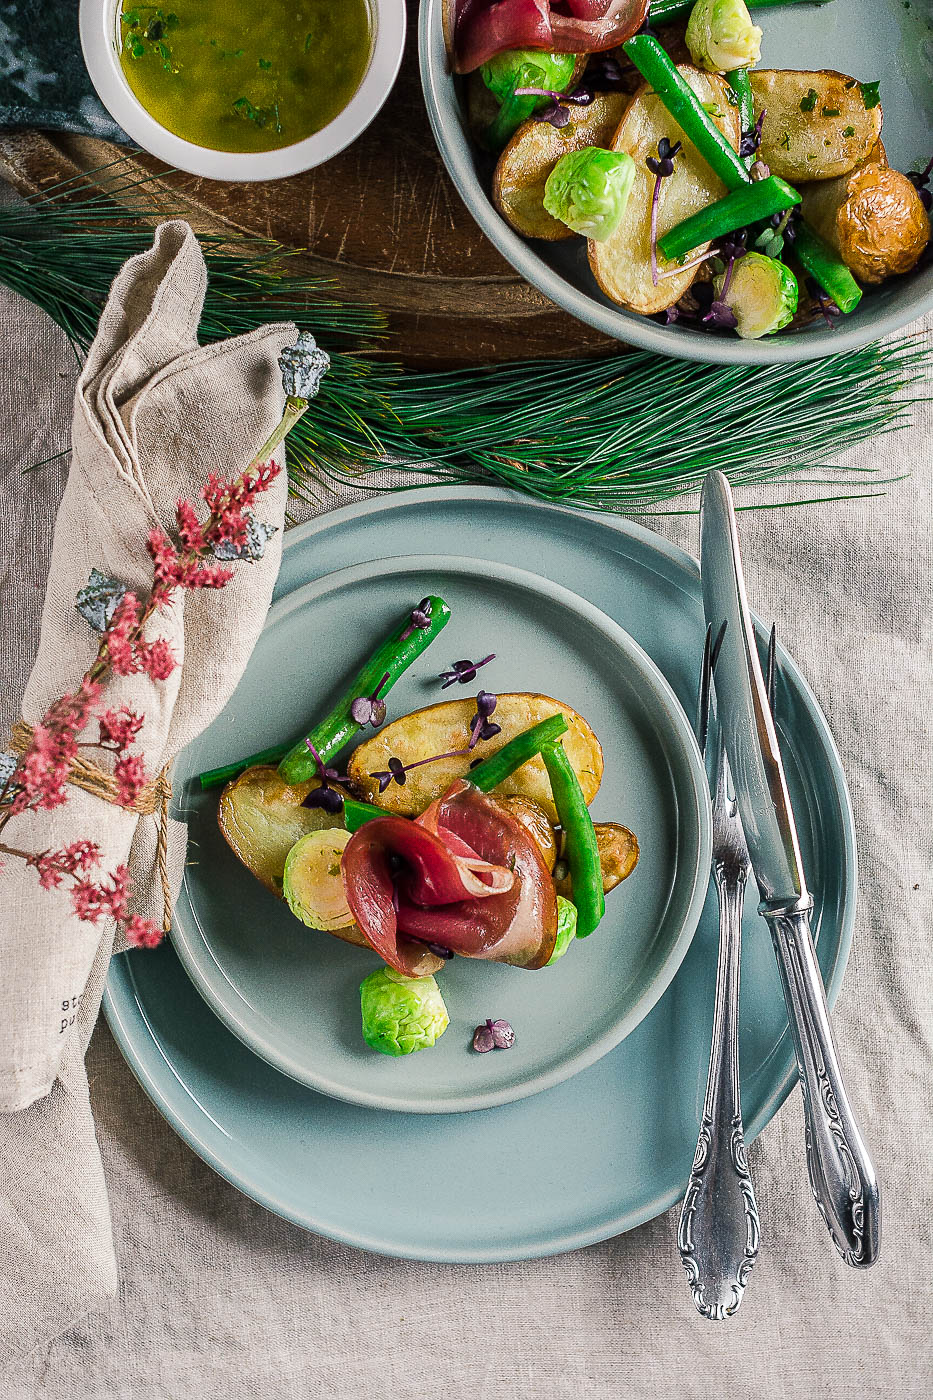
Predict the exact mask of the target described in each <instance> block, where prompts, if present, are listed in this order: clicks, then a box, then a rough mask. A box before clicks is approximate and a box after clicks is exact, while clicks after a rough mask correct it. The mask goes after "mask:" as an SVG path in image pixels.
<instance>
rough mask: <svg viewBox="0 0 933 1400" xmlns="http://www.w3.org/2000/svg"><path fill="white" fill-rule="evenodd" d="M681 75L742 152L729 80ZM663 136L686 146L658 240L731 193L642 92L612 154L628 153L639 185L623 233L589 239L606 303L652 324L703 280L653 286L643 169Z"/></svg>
mask: <svg viewBox="0 0 933 1400" xmlns="http://www.w3.org/2000/svg"><path fill="white" fill-rule="evenodd" d="M678 71H679V72H680V74H681V76H682V77H683V78H684V79H685V81H686V82H688V83H689V84H690V86H691V87H692V88H693V91H694V92H695V93H696V94H697V96H698V97H699V99H700V101H701V102H703V103H704V104H708V105H709V108H710V109H711V111H712V114H713V120H714V121H715V122H716V125H717V126H718V127H719V129H720V130H721V131H722V132H723V133H724V134H725V135H726V137H727V138H728V139H729V141H730V142H731V143H732V145H733V147H734V148H735V149H736V150H738V148H739V139H740V135H741V133H740V130H739V116H738V110H737V109H736V108H735V107H733V106H732V104H731V103H730V102H729V99H728V97H727V95H726V94H727V89H726V84H725V83H724V82H723V80H722V79H721V78H718V77H716V76H715V74H713V73H704V72H702V71H701V70H700V69H699V68H694V67H693V66H692V65H691V64H689V63H682V64H679V65H678ZM663 136H666V137H667V139H668V140H669V141H670V142H671V143H672V144H673V143H674V142H675V141H684V147H685V148H684V150H683V152H682V153H681V154H680V155H679V156H678V157H677V158H676V160H675V162H674V173H673V175H669V176H668V177H667V178H666V179H665V180H662V181H661V191H660V199H659V203H658V235H659V236H660V235H661V234H664V233H666V232H667V231H668V229H670V228H673V227H674V225H675V224H679V223H680V221H681V220H682V219H686V218H687V217H688V215H690V214H695V213H696V212H697V210H698V209H703V208H704V207H705V206H706V205H707V204H711V203H713V201H714V200H717V199H721V198H722V196H723V195H724V194H725V193H726V189H725V186H724V185H723V183H722V181H721V180H720V179H719V178H718V177H717V176H716V175H714V174H713V172H712V170H710V168H709V166H708V165H707V163H706V161H705V160H703V158H702V157H701V156H699V155H697V152H696V150H695V149H694V147H693V146H692V145H691V144H690V143H689V142H688V141H686V138H685V137H684V134H683V132H682V131H681V129H680V127H679V126H678V125H677V123H676V122H675V121H674V119H673V117H671V116H670V115H669V113H668V111H667V109H666V107H665V106H664V104H663V103H662V101H661V99H660V98H659V97H657V96H656V95H655V94H654V93H653V92H651V90H650V89H649V88H648V86H647V85H644V86H643V87H642V88H640V90H639V91H638V93H637V94H636V95H635V97H634V98H633V99H632V101H631V104H630V105H629V107H628V109H627V111H626V113H625V116H624V118H623V120H622V124H621V126H620V127H619V129H618V131H617V132H616V136H615V140H614V141H613V143H612V147H611V149H612V150H614V151H627V152H628V154H629V155H630V156H632V157H633V158H634V161H635V170H636V173H635V183H634V185H633V186H632V192H631V194H630V195H629V201H628V205H627V206H626V210H625V213H624V214H623V216H622V222H621V223H620V224H619V227H618V228H617V229H616V231H615V233H614V234H613V235H612V236H611V238H607V239H604V240H603V241H602V242H599V243H597V242H596V241H594V240H593V239H591V240H590V242H589V257H590V267H591V268H592V269H593V276H594V277H595V278H596V281H597V282H598V283H599V285H600V287H601V289H602V290H603V291H604V292H605V294H606V296H607V297H610V298H611V299H612V300H613V301H615V302H618V304H619V305H620V306H624V307H626V308H627V309H628V310H629V311H637V312H638V313H639V314H640V315H642V316H653V315H654V314H655V312H657V311H664V310H665V309H666V308H667V307H668V306H673V304H674V302H676V301H679V300H680V298H681V297H682V296H683V294H684V292H685V291H686V290H687V288H688V287H689V286H690V284H691V283H692V282H693V279H694V278H695V277H696V275H697V269H696V267H692V268H688V269H686V270H685V271H682V272H678V273H676V274H675V275H674V276H672V277H664V278H663V279H662V280H661V281H660V282H659V283H658V285H657V286H655V285H654V283H653V282H652V277H651V199H652V195H653V193H654V180H655V177H654V176H653V175H652V174H651V172H650V170H649V169H648V167H647V166H646V165H645V160H646V159H647V157H648V156H657V148H658V142H659V141H660V140H661V138H662V137H663ZM708 247H709V244H708V243H704V244H702V245H701V247H699V248H696V249H694V251H693V253H691V255H690V257H691V259H693V258H694V257H695V256H699V255H700V254H701V253H704V252H706V250H707V248H708ZM658 266H659V268H660V269H661V271H662V272H667V271H669V270H670V269H671V268H673V267H675V266H676V264H674V263H668V262H666V260H665V259H664V258H662V257H660V256H659V258H658Z"/></svg>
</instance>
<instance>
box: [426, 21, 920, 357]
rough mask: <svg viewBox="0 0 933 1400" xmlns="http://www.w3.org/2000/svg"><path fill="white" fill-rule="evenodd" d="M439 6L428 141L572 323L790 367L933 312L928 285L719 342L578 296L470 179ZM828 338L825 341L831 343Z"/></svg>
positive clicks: (476, 211) (475, 212) (482, 220)
mask: <svg viewBox="0 0 933 1400" xmlns="http://www.w3.org/2000/svg"><path fill="white" fill-rule="evenodd" d="M442 3H443V0H422V4H421V9H420V15H419V22H418V63H419V67H420V70H421V87H422V91H423V93H424V100H425V105H426V107H427V110H428V119H429V121H430V123H431V130H432V132H433V134H434V140H435V142H436V144H437V148H438V150H439V151H440V154H441V159H442V160H443V162H444V165H445V166H446V168H447V172H448V174H449V175H450V177H451V179H452V180H453V182H454V184H455V185H456V187H457V191H458V193H459V194H460V197H461V199H462V200H463V202H464V204H465V205H466V207H467V209H468V210H469V212H470V214H471V215H472V217H473V218H474V219H475V220H476V222H477V224H478V225H479V227H480V228H481V230H482V231H483V233H484V234H485V235H486V237H487V238H488V239H489V240H490V242H491V243H492V244H493V245H494V247H496V248H497V249H498V250H499V252H500V253H501V254H502V256H503V257H504V258H505V259H506V261H507V262H509V263H510V264H511V265H512V267H513V268H515V270H516V272H518V273H520V274H521V276H522V277H524V278H525V280H526V281H527V282H530V283H531V285H532V286H533V287H536V288H537V290H538V291H539V292H543V293H544V295H545V296H546V297H548V298H549V300H550V301H552V302H554V303H555V305H557V306H559V307H560V308H561V309H562V310H564V311H569V312H570V314H571V315H572V316H575V317H576V318H577V320H578V321H583V322H584V324H586V325H588V326H592V327H593V329H594V330H597V331H601V332H602V334H603V335H606V336H609V337H610V338H611V339H612V340H621V341H625V342H626V343H627V344H629V345H635V346H638V347H639V348H640V349H642V350H652V351H654V352H655V353H657V354H661V355H666V356H668V357H669V358H672V359H683V360H696V361H701V362H704V363H707V364H747V365H766V364H769V365H770V364H795V363H798V362H800V361H803V360H816V359H822V358H825V357H827V356H830V355H837V354H841V353H843V352H844V351H847V350H858V349H861V348H862V347H863V346H865V345H870V344H872V343H873V342H874V341H876V340H880V339H881V338H882V337H883V336H885V335H889V334H890V333H891V332H893V331H899V330H902V329H903V327H904V326H906V325H909V324H910V323H911V322H912V321H914V320H917V319H919V318H920V317H922V316H925V315H927V314H928V313H929V312H931V311H933V285H931V286H930V288H929V289H928V290H927V291H925V292H924V293H923V294H922V295H918V297H917V299H916V301H915V303H914V304H913V305H912V306H910V307H909V308H908V309H907V310H906V313H905V309H904V308H903V307H899V308H895V309H892V310H890V311H886V312H880V313H877V314H873V315H872V316H871V317H864V316H863V317H861V318H858V319H856V320H854V321H853V322H851V323H850V324H848V325H840V324H839V323H838V322H837V323H836V324H835V325H834V327H833V330H832V332H831V333H827V332H826V331H825V330H824V329H821V328H820V327H814V328H813V330H812V331H811V332H810V333H808V334H805V335H794V336H787V337H784V338H781V337H780V336H772V337H771V338H770V339H767V340H754V341H749V340H745V341H743V340H726V339H719V338H718V337H716V336H710V335H703V334H702V333H700V332H697V331H687V330H682V331H680V332H679V333H675V334H671V332H670V330H669V329H668V328H667V327H666V326H661V325H658V324H656V323H655V322H654V321H651V320H650V319H649V318H647V317H644V316H638V315H636V314H635V313H634V312H629V311H625V310H624V309H623V308H622V307H615V306H604V305H603V304H602V303H601V302H599V301H597V300H596V298H595V296H594V295H592V294H590V293H588V292H584V291H580V290H578V289H577V288H576V287H574V286H573V285H572V284H571V283H570V282H568V281H567V279H566V278H565V277H563V276H562V274H561V273H560V272H557V271H555V270H554V269H553V268H552V267H550V266H549V265H548V263H546V262H545V261H544V259H543V258H542V257H540V256H539V254H538V253H537V252H536V251H535V250H534V248H533V246H532V244H531V243H530V242H529V241H528V240H527V239H524V238H522V237H521V235H519V234H517V233H516V232H515V231H514V230H513V229H511V228H510V227H509V225H508V224H507V223H506V221H505V220H504V219H503V218H502V216H501V215H500V214H499V213H498V212H497V210H496V209H495V207H494V205H493V203H492V201H491V199H490V198H489V195H488V194H487V192H486V190H485V188H484V187H483V185H482V183H481V181H480V179H479V177H478V176H477V173H476V168H475V164H474V159H473V152H472V147H471V145H470V141H469V138H468V136H467V133H466V131H465V130H464V127H463V123H462V121H461V120H460V118H459V112H458V113H457V115H456V116H455V117H453V118H452V117H451V94H452V92H453V83H454V77H453V74H452V73H451V71H450V66H449V64H448V62H447V53H446V48H445V45H444V38H443V28H442V22H441V5H442ZM830 335H831V338H830Z"/></svg>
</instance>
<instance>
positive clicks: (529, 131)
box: [492, 92, 628, 243]
mask: <svg viewBox="0 0 933 1400" xmlns="http://www.w3.org/2000/svg"><path fill="white" fill-rule="evenodd" d="M627 103H628V97H627V96H626V95H625V93H622V92H598V93H597V94H596V96H595V97H594V98H593V101H592V102H591V103H590V104H589V106H588V107H571V109H570V121H569V122H568V123H567V125H566V126H562V127H559V128H558V127H554V126H551V124H550V122H536V121H528V122H524V123H523V124H522V125H521V126H520V127H519V128H518V130H517V131H516V133H515V135H514V136H513V137H512V139H511V141H510V142H509V143H508V145H507V146H506V148H505V150H504V151H503V152H502V155H501V156H500V157H499V163H498V165H497V166H496V173H495V176H494V178H493V185H492V200H493V203H494V204H495V206H496V208H497V209H498V210H499V213H500V214H501V215H502V217H503V218H504V219H505V220H507V222H508V223H510V224H511V225H512V227H513V228H514V229H515V231H516V233H520V234H522V236H523V237H525V238H545V239H547V240H548V241H549V242H552V243H555V242H557V241H558V239H561V238H576V237H577V235H576V234H575V233H574V231H573V229H570V228H568V227H567V225H566V224H564V223H561V221H560V219H555V218H554V217H553V215H551V214H549V213H548V212H547V210H546V209H545V207H544V204H543V203H542V200H543V199H544V186H545V183H546V182H547V177H548V176H549V175H550V173H551V171H552V170H553V169H554V166H555V165H556V164H557V162H558V161H559V160H560V158H561V156H562V155H566V153H567V152H568V151H580V150H582V149H583V147H584V146H602V147H604V148H608V147H609V146H610V145H611V143H612V138H613V136H614V135H615V132H616V128H617V127H618V125H619V122H620V121H621V120H622V116H623V114H624V112H625V108H626V105H627Z"/></svg>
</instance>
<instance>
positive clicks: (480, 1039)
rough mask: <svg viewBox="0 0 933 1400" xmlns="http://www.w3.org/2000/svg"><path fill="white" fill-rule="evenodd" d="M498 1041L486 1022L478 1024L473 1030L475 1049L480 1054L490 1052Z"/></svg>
mask: <svg viewBox="0 0 933 1400" xmlns="http://www.w3.org/2000/svg"><path fill="white" fill-rule="evenodd" d="M495 1048H496V1042H495V1041H494V1040H493V1038H492V1031H491V1030H490V1029H489V1027H488V1026H487V1025H486V1023H485V1022H484V1023H483V1024H482V1025H481V1026H477V1027H476V1030H475V1031H474V1032H473V1049H474V1050H475V1051H476V1053H477V1054H478V1055H485V1054H488V1052H489V1051H490V1050H495Z"/></svg>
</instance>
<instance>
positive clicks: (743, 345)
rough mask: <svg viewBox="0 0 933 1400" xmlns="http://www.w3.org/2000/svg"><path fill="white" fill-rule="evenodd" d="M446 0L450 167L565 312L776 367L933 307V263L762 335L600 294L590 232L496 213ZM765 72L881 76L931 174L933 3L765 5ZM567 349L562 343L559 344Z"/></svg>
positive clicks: (429, 56) (498, 238)
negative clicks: (454, 70)
mask: <svg viewBox="0 0 933 1400" xmlns="http://www.w3.org/2000/svg"><path fill="white" fill-rule="evenodd" d="M442 9H443V0H422V3H421V19H420V30H419V55H420V61H421V80H422V84H423V86H424V96H425V101H426V102H427V107H428V115H429V117H430V119H431V126H432V128H433V131H434V136H435V139H436V141H437V144H438V147H439V148H440V152H441V155H442V156H443V158H444V163H445V164H446V166H447V169H448V171H449V172H450V175H451V178H452V179H453V181H454V183H455V185H456V186H457V189H458V190H459V191H460V195H461V197H462V199H463V201H464V203H465V204H466V206H467V208H468V209H469V210H470V213H471V214H472V215H473V217H474V219H476V221H477V223H478V224H479V226H480V228H481V229H482V230H483V232H484V233H485V234H486V236H487V237H488V238H490V239H491V240H492V242H493V243H494V244H495V246H496V247H497V248H498V249H499V251H500V253H502V255H503V256H504V257H505V258H507V259H508V261H509V262H510V263H511V264H512V266H513V267H514V268H515V270H516V271H517V272H520V273H521V275H522V276H523V277H524V278H526V279H527V281H529V282H530V283H531V284H532V286H534V287H537V288H538V290H539V291H541V292H543V293H544V294H545V296H548V297H550V299H551V300H552V301H553V302H556V303H557V305H558V306H561V307H563V309H564V310H565V311H569V312H571V314H572V315H574V316H577V317H578V318H579V319H580V320H581V321H585V322H586V323H587V324H588V325H590V326H593V327H595V328H596V330H599V331H602V332H603V333H604V334H605V335H608V336H612V337H614V338H615V339H616V340H625V341H628V342H629V344H631V345H638V346H640V347H641V348H642V349H645V350H654V351H656V352H658V353H659V354H663V355H675V356H678V357H680V358H682V359H686V360H705V361H710V362H715V363H719V364H778V363H788V362H792V361H797V360H814V359H819V358H820V356H823V355H833V354H838V353H839V352H840V351H842V350H853V349H856V348H857V347H858V346H861V345H867V344H869V343H870V342H871V341H873V340H878V339H880V337H881V336H883V335H887V334H889V333H890V332H892V331H896V330H900V329H901V327H902V326H906V325H907V324H908V322H910V321H913V320H915V319H916V318H917V317H919V316H923V315H925V314H926V313H927V312H929V311H933V263H930V261H929V260H928V261H927V265H926V266H925V267H924V268H923V270H922V271H919V272H916V273H911V274H909V275H908V276H906V277H895V278H893V279H891V280H890V281H888V282H887V283H885V284H884V285H883V286H882V287H880V288H878V289H876V290H866V292H865V296H864V297H863V298H862V301H861V303H860V305H859V306H858V308H857V309H856V310H855V311H854V312H853V313H852V315H851V316H849V317H846V318H844V319H843V318H842V317H840V318H837V319H836V320H835V322H834V324H833V326H832V327H830V326H828V325H826V324H825V323H824V322H822V321H817V322H814V323H813V324H812V325H809V326H807V327H805V328H803V329H801V330H799V331H794V332H792V333H786V332H785V333H783V334H779V335H776V336H770V337H767V338H766V339H763V340H756V341H749V340H739V339H738V338H737V337H725V336H722V337H720V336H716V335H708V334H705V333H704V332H702V331H696V330H691V329H690V328H689V327H687V326H684V325H672V326H664V325H659V324H658V323H657V322H655V321H652V320H649V319H648V318H646V317H644V316H636V315H634V314H633V313H632V312H629V311H623V310H622V308H621V307H619V306H616V305H615V304H614V303H613V302H611V301H610V300H609V299H608V297H605V296H604V295H603V294H602V292H601V291H600V290H599V288H598V286H597V285H596V282H595V280H594V278H593V276H592V274H591V272H590V269H589V264H588V263H587V258H586V244H585V243H584V241H583V240H582V239H568V240H567V242H566V243H545V242H541V241H533V240H530V239H524V238H520V237H519V235H518V234H516V233H514V232H513V231H512V229H511V228H510V227H509V226H508V224H507V223H506V222H505V220H504V219H503V218H502V217H501V216H500V215H499V214H498V213H497V212H496V210H495V208H494V207H493V204H492V201H491V199H490V197H489V182H488V175H487V173H486V171H485V169H484V162H483V161H482V160H478V159H477V152H476V150H475V149H474V147H473V144H472V142H471V140H470V137H469V134H468V131H467V127H466V120H465V116H464V110H463V106H462V101H461V98H462V92H461V84H460V81H459V80H458V79H456V78H454V76H453V75H452V74H451V72H450V69H449V66H448V63H447V55H446V51H445V48H444V33H443V24H442V18H441V12H442ZM755 19H756V23H758V24H760V25H761V27H762V29H763V30H764V40H763V43H762V65H763V66H764V67H766V68H835V69H837V70H838V71H840V72H843V73H851V74H853V76H855V77H857V78H860V79H861V80H863V81H874V80H875V79H877V80H879V81H880V83H881V102H882V106H883V108H884V131H883V136H884V144H885V149H886V151H887V154H888V160H889V162H890V164H891V165H893V166H895V167H896V168H897V169H898V170H905V171H907V170H916V169H922V168H923V166H925V165H926V163H927V161H928V160H929V159H930V157H931V156H933V3H931V0H912V3H911V4H910V5H906V4H905V3H904V0H833V3H832V4H828V5H822V6H816V5H813V6H810V5H793V6H790V7H785V8H782V7H781V6H780V5H779V4H776V5H775V6H774V8H769V9H766V10H763V11H757V12H756V15H755ZM556 349H559V347H557V346H555V350H556Z"/></svg>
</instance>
